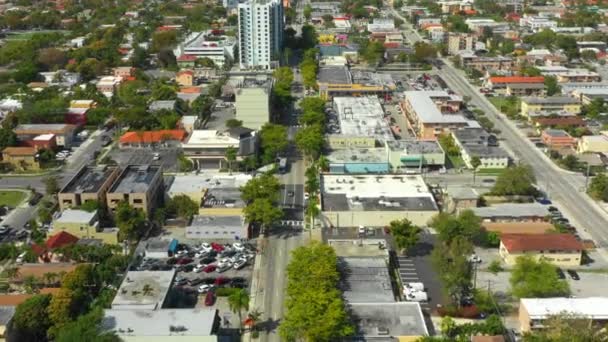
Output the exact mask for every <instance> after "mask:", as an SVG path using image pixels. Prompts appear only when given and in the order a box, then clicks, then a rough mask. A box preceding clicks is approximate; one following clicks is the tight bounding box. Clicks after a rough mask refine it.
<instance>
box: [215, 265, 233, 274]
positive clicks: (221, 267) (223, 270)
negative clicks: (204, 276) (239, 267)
mask: <svg viewBox="0 0 608 342" xmlns="http://www.w3.org/2000/svg"><path fill="white" fill-rule="evenodd" d="M230 268H232V264H231V263H227V264H224V265H222V266H219V267H218V268H217V269H216V271H217V273H224V272H226V271H228V270H229V269H230Z"/></svg>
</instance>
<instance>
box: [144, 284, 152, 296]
mask: <svg viewBox="0 0 608 342" xmlns="http://www.w3.org/2000/svg"><path fill="white" fill-rule="evenodd" d="M152 292H153V289H152V286H150V284H146V285H144V287H143V289H141V293H142V294H143V295H144V296H150V295H152Z"/></svg>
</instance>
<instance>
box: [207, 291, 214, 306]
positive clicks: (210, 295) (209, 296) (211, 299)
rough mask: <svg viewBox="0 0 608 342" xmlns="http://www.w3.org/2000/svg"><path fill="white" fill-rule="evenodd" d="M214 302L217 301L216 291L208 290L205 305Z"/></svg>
mask: <svg viewBox="0 0 608 342" xmlns="http://www.w3.org/2000/svg"><path fill="white" fill-rule="evenodd" d="M214 303H215V292H214V291H209V292H207V294H206V295H205V305H206V306H211V305H213V304H214Z"/></svg>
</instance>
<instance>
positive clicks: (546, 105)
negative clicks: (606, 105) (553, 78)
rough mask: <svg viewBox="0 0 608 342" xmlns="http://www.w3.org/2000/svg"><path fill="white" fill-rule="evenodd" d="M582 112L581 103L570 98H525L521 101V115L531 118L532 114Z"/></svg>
mask: <svg viewBox="0 0 608 342" xmlns="http://www.w3.org/2000/svg"><path fill="white" fill-rule="evenodd" d="M562 111H566V112H570V113H572V114H575V115H576V114H578V113H580V112H581V102H580V101H579V100H578V99H576V98H574V97H570V96H550V97H523V98H522V99H521V112H520V113H521V115H522V116H529V113H532V112H547V113H551V112H562Z"/></svg>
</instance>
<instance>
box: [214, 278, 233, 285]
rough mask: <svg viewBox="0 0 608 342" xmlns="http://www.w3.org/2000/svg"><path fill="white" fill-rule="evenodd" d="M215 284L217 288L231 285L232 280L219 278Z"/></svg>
mask: <svg viewBox="0 0 608 342" xmlns="http://www.w3.org/2000/svg"><path fill="white" fill-rule="evenodd" d="M214 284H215V286H221V285H226V284H230V279H229V278H226V277H217V278H216V279H215V283H214Z"/></svg>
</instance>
